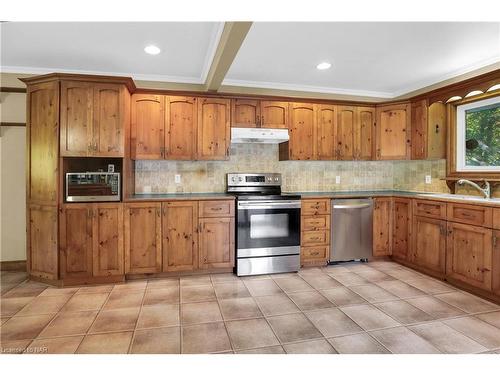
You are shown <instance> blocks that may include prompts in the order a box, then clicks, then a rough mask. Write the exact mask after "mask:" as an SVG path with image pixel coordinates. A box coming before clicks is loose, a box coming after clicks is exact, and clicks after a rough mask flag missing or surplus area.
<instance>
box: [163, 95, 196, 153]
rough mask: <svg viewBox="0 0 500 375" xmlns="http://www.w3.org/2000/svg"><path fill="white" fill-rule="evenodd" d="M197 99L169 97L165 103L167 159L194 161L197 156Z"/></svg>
mask: <svg viewBox="0 0 500 375" xmlns="http://www.w3.org/2000/svg"><path fill="white" fill-rule="evenodd" d="M196 122H197V113H196V99H195V98H190V97H183V96H167V97H166V102H165V126H166V131H165V159H174V160H194V158H195V154H196V127H197V126H196Z"/></svg>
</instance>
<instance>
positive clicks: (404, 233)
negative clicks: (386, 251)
mask: <svg viewBox="0 0 500 375" xmlns="http://www.w3.org/2000/svg"><path fill="white" fill-rule="evenodd" d="M411 207H412V204H411V199H405V198H394V200H393V221H392V223H393V224H392V225H393V228H392V257H393V258H396V259H401V260H407V259H408V254H409V253H410V252H411V219H412V215H411Z"/></svg>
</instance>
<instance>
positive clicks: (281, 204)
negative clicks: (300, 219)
mask: <svg viewBox="0 0 500 375" xmlns="http://www.w3.org/2000/svg"><path fill="white" fill-rule="evenodd" d="M280 208H299V209H300V201H299V200H296V201H258V202H238V210H273V209H280Z"/></svg>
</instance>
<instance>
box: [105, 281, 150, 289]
mask: <svg viewBox="0 0 500 375" xmlns="http://www.w3.org/2000/svg"><path fill="white" fill-rule="evenodd" d="M147 285H148V281H147V280H132V281H127V282H125V283H122V284H116V285H115V286H114V287H113V291H116V290H124V291H125V290H126V291H133V290H135V291H139V290H144V289H146V287H147Z"/></svg>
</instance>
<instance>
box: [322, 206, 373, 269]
mask: <svg viewBox="0 0 500 375" xmlns="http://www.w3.org/2000/svg"><path fill="white" fill-rule="evenodd" d="M331 216H332V217H331V220H332V222H331V226H330V227H331V241H330V244H331V245H330V246H331V247H330V262H341V261H349V260H358V259H359V260H368V259H369V258H371V254H372V242H373V232H372V223H373V200H372V199H371V198H366V199H365V198H363V199H332V215H331Z"/></svg>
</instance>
